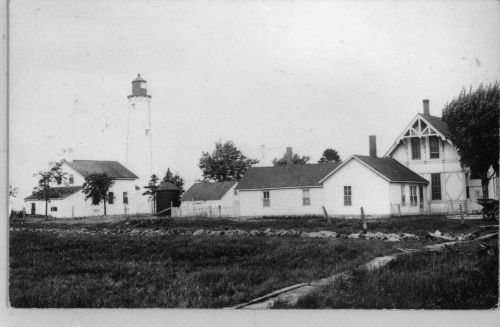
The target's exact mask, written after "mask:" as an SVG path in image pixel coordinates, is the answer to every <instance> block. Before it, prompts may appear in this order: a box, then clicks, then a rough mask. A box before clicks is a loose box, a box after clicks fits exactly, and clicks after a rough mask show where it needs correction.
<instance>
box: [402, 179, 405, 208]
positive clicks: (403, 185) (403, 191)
mask: <svg viewBox="0 0 500 327" xmlns="http://www.w3.org/2000/svg"><path fill="white" fill-rule="evenodd" d="M405 205H406V193H405V184H401V206H402V207H404V206H405Z"/></svg>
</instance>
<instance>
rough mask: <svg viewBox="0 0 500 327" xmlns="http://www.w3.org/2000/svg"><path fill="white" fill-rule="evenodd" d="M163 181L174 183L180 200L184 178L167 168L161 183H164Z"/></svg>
mask: <svg viewBox="0 0 500 327" xmlns="http://www.w3.org/2000/svg"><path fill="white" fill-rule="evenodd" d="M165 182H170V183H172V184H174V185H175V186H176V187H177V188H178V189H179V199H178V200H180V197H181V195H182V194H184V179H183V178H182V177H181V176H180V175H179V173H177V172H176V173H175V174H174V173H172V171H171V170H170V168H167V172H166V173H165V176H164V177H163V179H162V180H161V183H160V184H162V183H165Z"/></svg>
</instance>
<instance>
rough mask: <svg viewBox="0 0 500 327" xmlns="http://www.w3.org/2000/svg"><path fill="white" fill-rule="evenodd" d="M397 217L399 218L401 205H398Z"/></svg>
mask: <svg viewBox="0 0 500 327" xmlns="http://www.w3.org/2000/svg"><path fill="white" fill-rule="evenodd" d="M398 216H399V217H401V205H400V204H398Z"/></svg>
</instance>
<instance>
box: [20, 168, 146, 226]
mask: <svg viewBox="0 0 500 327" xmlns="http://www.w3.org/2000/svg"><path fill="white" fill-rule="evenodd" d="M61 168H62V171H63V172H65V173H66V181H65V185H63V184H61V185H54V187H52V189H51V191H52V192H51V197H50V202H49V203H48V214H49V215H50V216H52V217H55V218H64V217H84V216H100V215H103V214H104V209H103V204H102V202H101V204H99V205H97V206H94V205H92V202H91V199H88V200H85V195H84V194H83V192H82V185H83V183H84V182H85V178H86V177H88V176H89V175H90V174H92V173H106V174H107V175H108V176H109V177H111V178H112V179H113V180H114V184H113V185H112V186H111V188H110V189H109V194H108V195H109V198H110V200H108V202H107V203H106V211H107V214H108V215H117V214H136V213H138V212H137V210H138V203H139V202H140V201H147V200H146V199H145V196H143V195H142V192H141V191H140V190H138V188H139V187H138V185H136V184H137V181H136V180H137V176H136V175H135V174H134V173H133V172H131V171H130V170H128V169H127V168H125V167H124V166H123V165H122V164H120V163H119V162H117V161H96V160H74V161H66V160H63V161H62V166H61ZM24 205H25V210H26V213H27V214H33V215H34V214H37V215H43V214H45V200H43V199H40V198H39V195H38V194H32V195H30V196H28V197H26V198H25V199H24Z"/></svg>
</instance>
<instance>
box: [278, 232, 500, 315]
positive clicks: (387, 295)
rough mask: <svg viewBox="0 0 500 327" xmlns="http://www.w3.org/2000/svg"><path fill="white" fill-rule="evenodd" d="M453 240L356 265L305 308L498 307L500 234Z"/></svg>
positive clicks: (307, 299)
mask: <svg viewBox="0 0 500 327" xmlns="http://www.w3.org/2000/svg"><path fill="white" fill-rule="evenodd" d="M488 243H489V244H488V245H489V246H491V248H490V249H489V250H487V249H484V248H482V247H479V246H478V244H467V245H462V244H459V245H455V246H452V247H451V248H450V249H448V250H445V251H444V252H442V253H429V252H422V253H416V254H411V255H405V256H401V257H399V258H397V259H396V260H395V261H392V262H390V263H389V264H388V265H387V266H385V267H382V268H381V269H379V270H375V271H370V272H368V271H366V270H364V269H355V270H354V271H353V273H352V274H351V275H350V276H348V277H345V278H343V279H342V280H340V281H339V282H337V283H335V284H333V285H329V286H326V287H323V288H321V289H320V290H318V291H315V292H313V293H310V294H308V295H306V296H304V297H302V298H299V300H298V302H297V304H296V305H294V306H289V305H287V304H283V303H276V305H275V308H294V309H298V308H303V309H335V308H336V309H338V308H358V309H393V308H395V309H492V308H495V307H498V239H497V240H494V241H492V242H488Z"/></svg>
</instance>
